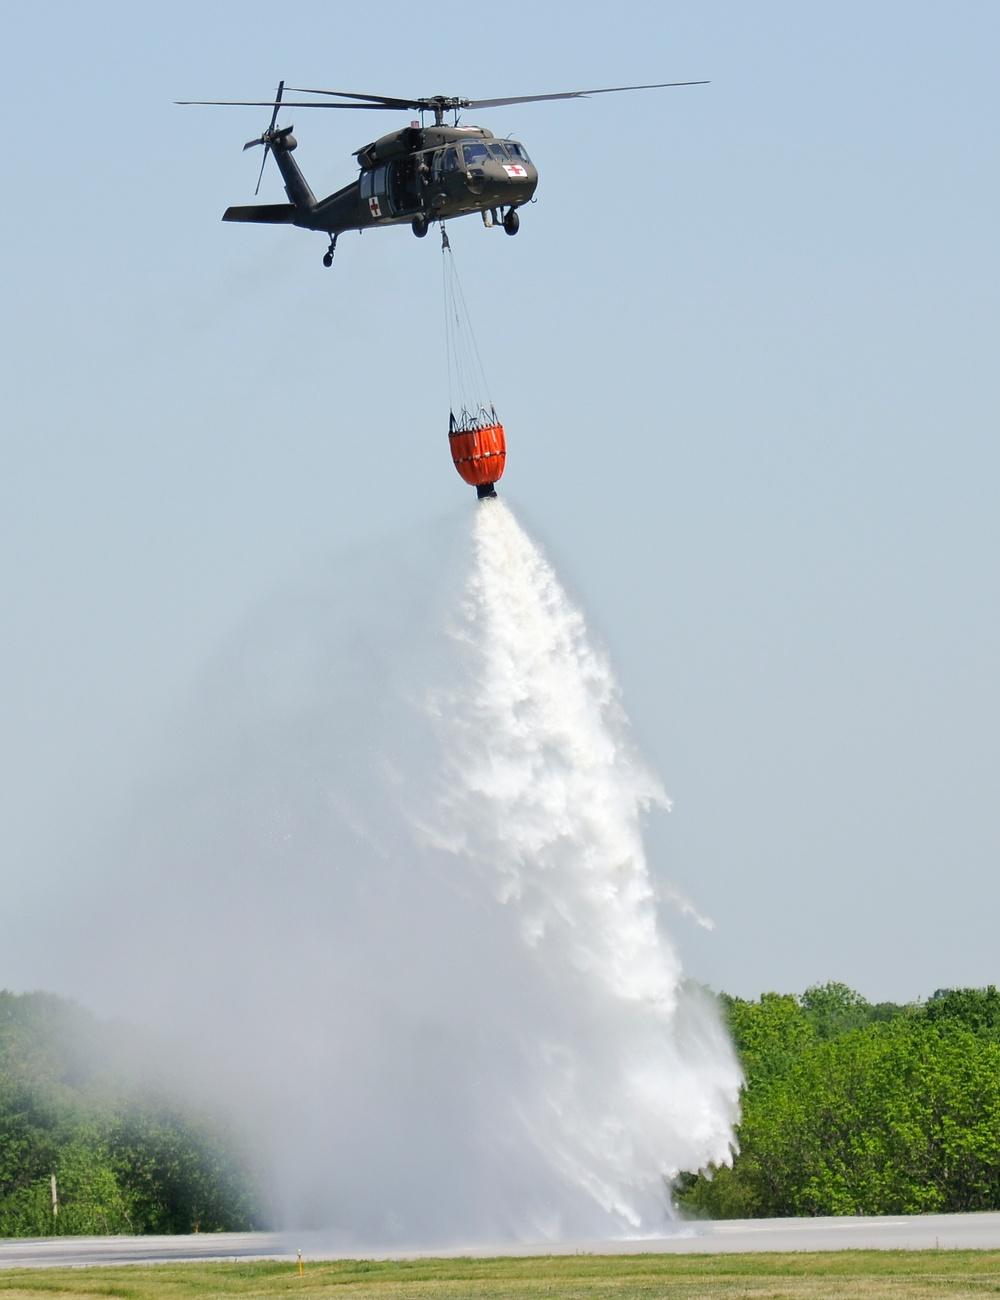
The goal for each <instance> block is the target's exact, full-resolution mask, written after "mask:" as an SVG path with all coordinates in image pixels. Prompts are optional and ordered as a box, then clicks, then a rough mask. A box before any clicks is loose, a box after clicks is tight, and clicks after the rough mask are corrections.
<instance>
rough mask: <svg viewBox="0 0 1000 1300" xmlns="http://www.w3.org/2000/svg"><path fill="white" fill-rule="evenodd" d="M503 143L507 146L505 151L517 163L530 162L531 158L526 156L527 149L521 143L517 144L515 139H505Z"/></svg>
mask: <svg viewBox="0 0 1000 1300" xmlns="http://www.w3.org/2000/svg"><path fill="white" fill-rule="evenodd" d="M504 143H505V144H506V146H507V152H508V153H509V154H510V156H511V157H512V158H513V159H514V161H515V162H519V163H529V162H531V159H530V158H529V157H528V151H527V149H525V147H524V145H523V144H518V142H517V141H516V140H505V141H504Z"/></svg>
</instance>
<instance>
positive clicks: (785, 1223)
mask: <svg viewBox="0 0 1000 1300" xmlns="http://www.w3.org/2000/svg"><path fill="white" fill-rule="evenodd" d="M935 1249H940V1250H959V1249H963V1250H1000V1214H924V1215H901V1216H899V1217H898V1218H891V1217H886V1218H870V1219H862V1218H843V1219H730V1220H727V1221H724V1222H718V1223H686V1224H678V1225H677V1231H676V1233H673V1234H671V1235H669V1236H664V1237H653V1238H646V1239H643V1240H628V1241H586V1242H561V1243H552V1242H523V1243H516V1244H507V1245H502V1246H496V1245H493V1246H475V1245H467V1246H462V1247H447V1248H441V1249H427V1248H425V1249H409V1250H405V1249H399V1250H385V1249H375V1250H364V1249H362V1248H358V1247H352V1248H345V1247H344V1246H343V1245H342V1244H341V1245H336V1244H334V1243H332V1242H331V1241H330V1240H329V1238H327V1239H324V1238H323V1237H321V1236H317V1235H316V1234H312V1233H301V1234H299V1235H298V1236H293V1235H286V1234H283V1233H269V1232H250V1233H241V1232H221V1233H203V1234H201V1235H196V1236H190V1237H63V1238H57V1237H45V1238H41V1239H37V1240H27V1239H17V1240H12V1241H0V1268H57V1267H63V1268H65V1267H83V1266H86V1265H96V1264H155V1263H181V1262H183V1261H195V1260H213V1259H215V1260H218V1259H231V1260H237V1259H287V1260H294V1259H295V1258H296V1256H297V1251H298V1250H301V1251H302V1255H303V1258H304V1259H307V1260H321V1259H414V1258H420V1257H437V1258H449V1257H455V1256H460V1255H463V1256H470V1255H471V1256H475V1257H477V1258H481V1259H482V1258H489V1257H491V1256H497V1255H519V1256H526V1255H574V1254H582V1253H586V1254H591V1255H625V1254H643V1253H651V1254H736V1253H739V1252H742V1251H786V1250H935Z"/></svg>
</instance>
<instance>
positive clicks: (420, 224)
mask: <svg viewBox="0 0 1000 1300" xmlns="http://www.w3.org/2000/svg"><path fill="white" fill-rule="evenodd" d="M410 225H411V226H412V228H413V233H414V234H415V235H416V237H417V238H418V239H423V237H424V235H426V234H427V229H428V227H429V225H430V222H429V221H428V220H427V218H426V217H414V218H413V220H412V222H411V223H410Z"/></svg>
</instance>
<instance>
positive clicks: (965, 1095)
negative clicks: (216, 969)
mask: <svg viewBox="0 0 1000 1300" xmlns="http://www.w3.org/2000/svg"><path fill="white" fill-rule="evenodd" d="M719 1002H720V1005H721V1008H722V1011H723V1014H724V1016H725V1018H726V1020H727V1022H728V1024H729V1027H730V1030H731V1032H732V1036H733V1040H734V1043H735V1045H736V1048H737V1051H738V1053H739V1056H740V1060H741V1062H742V1066H743V1071H744V1076H745V1087H744V1090H743V1095H742V1118H741V1121H740V1124H739V1126H738V1128H737V1134H736V1136H737V1141H738V1146H739V1150H738V1153H737V1154H736V1155H735V1158H734V1160H733V1163H732V1166H731V1167H728V1166H723V1167H720V1168H717V1169H709V1170H706V1171H704V1172H703V1173H701V1174H698V1175H690V1174H685V1175H682V1176H681V1178H680V1179H679V1180H678V1181H677V1183H676V1185H675V1187H674V1196H675V1199H676V1202H677V1204H678V1206H679V1207H680V1208H681V1210H682V1212H685V1213H689V1214H695V1215H702V1216H707V1217H712V1218H754V1217H762V1216H779V1217H780V1216H787V1215H818V1214H834V1215H843V1214H920V1213H931V1212H948V1211H967V1210H996V1209H1000V993H998V991H997V989H996V988H994V987H993V986H990V987H989V988H986V989H951V990H941V991H939V992H938V993H936V994H935V995H934V996H933V997H932V998H930V999H929V1000H928V1001H927V1002H924V1003H913V1004H909V1005H897V1004H895V1003H874V1004H873V1003H869V1002H867V1001H866V1000H865V999H864V998H863V997H862V996H861V995H860V994H858V993H855V992H854V991H853V990H851V989H849V988H847V987H846V986H845V985H843V984H825V985H822V986H818V987H815V988H811V989H809V990H807V991H806V992H805V993H804V994H802V995H801V996H795V995H791V994H779V993H765V994H763V995H762V996H761V997H760V998H759V999H758V1000H756V1001H745V1000H743V999H741V998H732V997H728V996H726V995H725V994H722V995H720V997H719ZM136 1056H137V1054H136V1052H135V1048H134V1044H132V1045H126V1046H124V1047H123V1042H122V1038H121V1035H120V1033H118V1032H117V1031H115V1030H114V1027H112V1026H107V1025H101V1024H99V1023H98V1022H96V1021H95V1020H94V1018H93V1017H91V1016H90V1015H88V1013H86V1012H85V1011H84V1010H83V1009H82V1008H80V1007H78V1006H77V1005H76V1004H75V1003H72V1002H69V1001H67V1000H65V999H62V998H58V997H55V996H53V995H52V994H47V993H28V994H21V995H15V994H13V993H7V992H0V1237H16V1236H22V1237H23V1236H31V1237H42V1236H51V1235H54V1234H60V1235H61V1234H67V1235H69V1234H109V1233H112V1234H113V1233H180V1232H196V1231H202V1232H213V1231H249V1230H252V1229H255V1228H259V1227H262V1226H264V1224H265V1218H264V1212H263V1209H262V1203H261V1200H260V1198H259V1197H258V1194H257V1190H256V1187H255V1180H254V1176H253V1171H252V1169H251V1167H250V1165H249V1163H248V1161H247V1159H246V1158H245V1155H244V1153H243V1152H241V1150H240V1147H239V1144H238V1143H237V1141H236V1140H235V1138H234V1136H233V1134H232V1133H231V1132H229V1130H228V1129H227V1127H226V1124H225V1123H224V1121H223V1120H222V1119H221V1118H220V1117H219V1116H217V1115H209V1114H206V1113H204V1112H202V1111H200V1110H199V1109H198V1108H197V1107H195V1106H193V1105H192V1104H190V1103H186V1102H185V1101H183V1100H182V1099H179V1098H178V1097H177V1096H176V1095H170V1094H168V1093H167V1092H166V1091H164V1090H163V1089H162V1088H161V1087H159V1086H158V1085H157V1084H156V1083H155V1082H151V1081H150V1078H149V1076H148V1074H144V1073H142V1072H141V1071H139V1070H138V1069H137V1068H136V1067H135V1064H134V1062H135V1059H136ZM53 1175H54V1176H55V1183H56V1192H57V1205H56V1208H57V1211H58V1212H57V1213H53V1202H52V1178H53Z"/></svg>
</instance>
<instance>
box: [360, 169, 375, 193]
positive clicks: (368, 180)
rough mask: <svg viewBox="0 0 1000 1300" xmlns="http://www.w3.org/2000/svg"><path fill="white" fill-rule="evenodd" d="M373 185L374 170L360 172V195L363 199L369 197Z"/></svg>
mask: <svg viewBox="0 0 1000 1300" xmlns="http://www.w3.org/2000/svg"><path fill="white" fill-rule="evenodd" d="M374 185H375V174H374V172H362V173H361V197H362V198H363V199H370V198H371V196H372V191H373V189H374Z"/></svg>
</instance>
